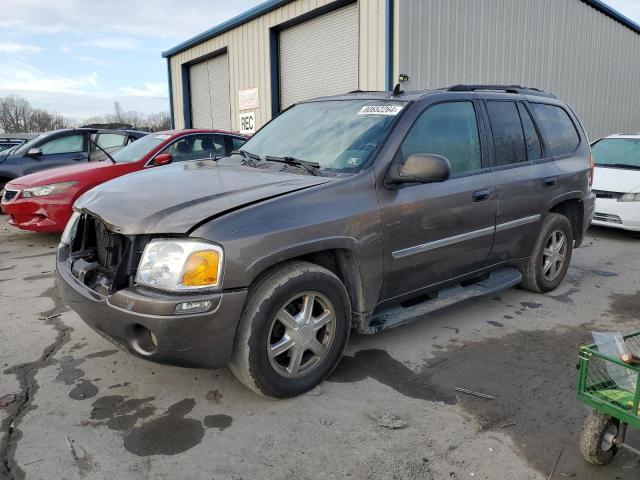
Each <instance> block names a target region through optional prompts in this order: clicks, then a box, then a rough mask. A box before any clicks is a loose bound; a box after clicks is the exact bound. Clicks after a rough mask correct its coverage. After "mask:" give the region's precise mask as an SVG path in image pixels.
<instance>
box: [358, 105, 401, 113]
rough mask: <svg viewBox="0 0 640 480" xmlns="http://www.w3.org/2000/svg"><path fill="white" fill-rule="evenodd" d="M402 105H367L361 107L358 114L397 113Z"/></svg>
mask: <svg viewBox="0 0 640 480" xmlns="http://www.w3.org/2000/svg"><path fill="white" fill-rule="evenodd" d="M402 107H403V106H402V105H366V106H364V107H362V108H361V109H360V111H359V112H358V115H397V114H398V113H400V111H401V110H402Z"/></svg>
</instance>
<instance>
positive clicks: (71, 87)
mask: <svg viewBox="0 0 640 480" xmlns="http://www.w3.org/2000/svg"><path fill="white" fill-rule="evenodd" d="M0 71H1V72H3V74H2V75H0V89H3V90H14V91H16V92H19V91H22V90H31V91H48V92H76V91H78V90H83V89H87V88H89V89H93V88H96V87H97V86H98V74H97V72H92V73H90V74H89V75H77V76H63V75H47V74H46V73H45V72H43V71H41V70H40V69H38V68H36V67H34V66H32V65H30V64H28V63H26V62H23V61H18V60H12V61H9V62H6V63H4V64H0Z"/></svg>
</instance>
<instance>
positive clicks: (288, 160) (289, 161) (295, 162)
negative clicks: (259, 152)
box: [264, 155, 320, 176]
mask: <svg viewBox="0 0 640 480" xmlns="http://www.w3.org/2000/svg"><path fill="white" fill-rule="evenodd" d="M264 159H265V160H266V161H268V162H278V163H284V164H286V165H291V166H294V167H302V169H303V170H306V171H307V172H308V173H309V174H310V175H314V176H318V171H319V170H320V164H319V163H316V162H307V161H306V160H300V159H298V158H295V157H272V156H270V155H265V157H264Z"/></svg>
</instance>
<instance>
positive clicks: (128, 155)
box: [111, 134, 171, 163]
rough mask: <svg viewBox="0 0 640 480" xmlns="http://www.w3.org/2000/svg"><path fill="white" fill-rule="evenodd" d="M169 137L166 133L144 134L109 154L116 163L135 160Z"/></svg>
mask: <svg viewBox="0 0 640 480" xmlns="http://www.w3.org/2000/svg"><path fill="white" fill-rule="evenodd" d="M169 138H171V135H167V134H159V135H153V134H150V135H145V136H144V137H142V138H141V139H140V140H136V141H135V142H133V143H131V144H129V145H127V146H126V147H124V148H123V149H122V150H118V151H117V152H116V153H114V154H112V155H111V156H112V157H113V159H114V160H115V161H116V162H118V163H125V162H137V161H138V160H140V159H141V158H142V157H144V156H145V155H146V154H147V153H149V152H150V151H151V150H153V149H154V148H155V147H157V146H158V145H160V144H161V143H163V142H165V141H166V140H168V139H169Z"/></svg>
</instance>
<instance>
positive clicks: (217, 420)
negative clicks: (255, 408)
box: [203, 414, 233, 430]
mask: <svg viewBox="0 0 640 480" xmlns="http://www.w3.org/2000/svg"><path fill="white" fill-rule="evenodd" d="M203 422H204V426H205V427H207V428H217V429H218V430H225V429H227V428H229V427H230V426H231V423H232V422H233V418H232V417H230V416H229V415H222V414H219V415H207V416H206V417H204V421H203Z"/></svg>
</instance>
